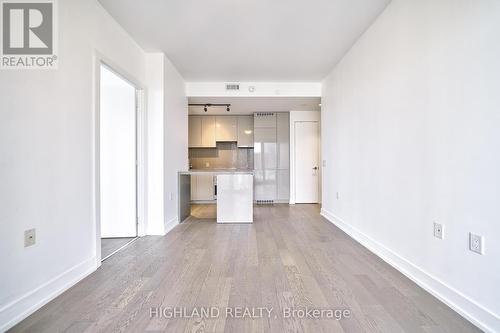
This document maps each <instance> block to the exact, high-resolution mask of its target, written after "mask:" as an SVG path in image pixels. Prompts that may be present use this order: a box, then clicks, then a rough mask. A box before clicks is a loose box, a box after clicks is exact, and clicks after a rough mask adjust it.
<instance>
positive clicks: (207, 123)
mask: <svg viewBox="0 0 500 333" xmlns="http://www.w3.org/2000/svg"><path fill="white" fill-rule="evenodd" d="M213 147H216V144H215V116H189V148H213Z"/></svg>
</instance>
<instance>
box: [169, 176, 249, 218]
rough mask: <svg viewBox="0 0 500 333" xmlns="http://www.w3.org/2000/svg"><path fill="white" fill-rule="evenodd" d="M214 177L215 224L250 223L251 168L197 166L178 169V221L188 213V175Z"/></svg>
mask: <svg viewBox="0 0 500 333" xmlns="http://www.w3.org/2000/svg"><path fill="white" fill-rule="evenodd" d="M199 174H203V175H213V176H215V177H216V184H217V185H216V189H217V190H216V192H217V199H216V202H217V223H252V222H253V171H252V170H237V169H201V170H189V171H180V172H179V220H180V221H181V222H182V221H184V220H185V219H187V218H188V217H189V216H190V215H191V176H192V175H199Z"/></svg>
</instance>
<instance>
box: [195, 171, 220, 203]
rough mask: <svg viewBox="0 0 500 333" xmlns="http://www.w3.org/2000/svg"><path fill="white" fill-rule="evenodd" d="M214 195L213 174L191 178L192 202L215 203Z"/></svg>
mask: <svg viewBox="0 0 500 333" xmlns="http://www.w3.org/2000/svg"><path fill="white" fill-rule="evenodd" d="M214 194H215V188H214V176H213V175H212V174H207V175H200V174H197V175H192V176H191V200H192V201H213V200H214V199H215V197H214Z"/></svg>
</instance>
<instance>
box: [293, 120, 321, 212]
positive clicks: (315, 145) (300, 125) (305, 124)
mask: <svg viewBox="0 0 500 333" xmlns="http://www.w3.org/2000/svg"><path fill="white" fill-rule="evenodd" d="M319 182H320V179H319V123H318V122H313V121H300V122H296V123H295V202H296V203H318V202H319Z"/></svg>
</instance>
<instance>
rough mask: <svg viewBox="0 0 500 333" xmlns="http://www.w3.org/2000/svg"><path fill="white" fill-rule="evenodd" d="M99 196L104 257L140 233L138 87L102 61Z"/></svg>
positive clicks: (102, 252) (102, 255) (103, 258)
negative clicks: (138, 207) (138, 199)
mask: <svg viewBox="0 0 500 333" xmlns="http://www.w3.org/2000/svg"><path fill="white" fill-rule="evenodd" d="M99 90H100V91H99V96H100V100H99V103H100V104H99V185H100V186H99V197H100V230H101V232H100V236H101V258H102V260H105V259H107V258H108V257H109V256H111V255H112V254H114V253H116V252H118V251H119V250H120V249H122V248H123V247H125V246H126V245H128V244H129V243H130V242H132V241H133V240H134V239H135V238H136V237H137V222H138V218H137V216H138V215H137V202H138V201H137V165H138V163H137V91H138V89H137V87H136V86H135V85H134V84H132V83H131V82H130V81H128V80H126V79H125V78H123V77H122V76H120V75H119V74H117V72H115V71H113V70H112V69H111V68H110V67H108V66H106V65H104V64H101V65H100V85H99Z"/></svg>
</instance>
